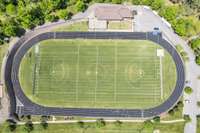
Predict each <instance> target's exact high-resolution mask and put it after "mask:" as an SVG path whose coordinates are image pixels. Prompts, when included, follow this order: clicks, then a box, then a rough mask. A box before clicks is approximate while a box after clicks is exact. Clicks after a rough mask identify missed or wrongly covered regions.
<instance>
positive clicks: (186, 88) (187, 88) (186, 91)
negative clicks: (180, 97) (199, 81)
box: [184, 86, 193, 94]
mask: <svg viewBox="0 0 200 133" xmlns="http://www.w3.org/2000/svg"><path fill="white" fill-rule="evenodd" d="M184 91H185V93H187V94H191V93H192V92H193V90H192V88H191V87H189V86H187V87H185V89H184Z"/></svg>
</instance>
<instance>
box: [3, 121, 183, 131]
mask: <svg viewBox="0 0 200 133" xmlns="http://www.w3.org/2000/svg"><path fill="white" fill-rule="evenodd" d="M184 125H185V124H184V123H175V124H156V125H154V126H153V128H143V123H122V124H121V125H120V126H119V125H116V124H115V123H106V126H104V127H100V128H98V127H96V123H84V127H83V128H81V127H80V126H79V125H78V124H77V123H75V124H49V126H48V128H47V129H46V130H45V129H43V128H42V127H41V125H34V130H33V131H31V133H83V132H84V133H153V131H154V130H159V131H160V133H183V129H184ZM0 131H1V133H10V131H9V129H8V128H5V126H4V127H3V126H2V127H1V128H0ZM15 133H27V131H26V130H25V126H18V127H17V128H16V131H15Z"/></svg>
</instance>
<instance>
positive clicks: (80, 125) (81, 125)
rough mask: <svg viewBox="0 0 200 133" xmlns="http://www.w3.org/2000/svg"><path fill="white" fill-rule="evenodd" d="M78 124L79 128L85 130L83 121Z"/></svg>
mask: <svg viewBox="0 0 200 133" xmlns="http://www.w3.org/2000/svg"><path fill="white" fill-rule="evenodd" d="M77 124H78V126H79V127H80V128H84V126H85V124H84V122H83V121H78V122H77Z"/></svg>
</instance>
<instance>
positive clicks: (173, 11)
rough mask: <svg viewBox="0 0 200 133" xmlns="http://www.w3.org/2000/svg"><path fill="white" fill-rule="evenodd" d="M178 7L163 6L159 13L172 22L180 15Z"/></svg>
mask: <svg viewBox="0 0 200 133" xmlns="http://www.w3.org/2000/svg"><path fill="white" fill-rule="evenodd" d="M178 13H179V10H178V7H177V6H166V7H163V8H162V9H161V10H160V12H159V14H160V15H161V16H163V17H164V18H165V19H166V20H167V21H169V22H170V23H172V22H174V20H175V19H176V18H177V17H178Z"/></svg>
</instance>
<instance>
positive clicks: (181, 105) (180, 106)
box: [177, 101, 183, 109]
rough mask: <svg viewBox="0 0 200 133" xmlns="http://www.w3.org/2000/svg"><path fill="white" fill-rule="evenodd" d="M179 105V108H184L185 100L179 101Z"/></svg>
mask: <svg viewBox="0 0 200 133" xmlns="http://www.w3.org/2000/svg"><path fill="white" fill-rule="evenodd" d="M177 106H178V108H179V109H180V108H183V102H182V101H179V102H178V103H177Z"/></svg>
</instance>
